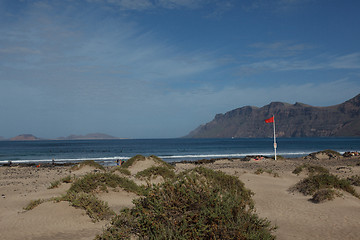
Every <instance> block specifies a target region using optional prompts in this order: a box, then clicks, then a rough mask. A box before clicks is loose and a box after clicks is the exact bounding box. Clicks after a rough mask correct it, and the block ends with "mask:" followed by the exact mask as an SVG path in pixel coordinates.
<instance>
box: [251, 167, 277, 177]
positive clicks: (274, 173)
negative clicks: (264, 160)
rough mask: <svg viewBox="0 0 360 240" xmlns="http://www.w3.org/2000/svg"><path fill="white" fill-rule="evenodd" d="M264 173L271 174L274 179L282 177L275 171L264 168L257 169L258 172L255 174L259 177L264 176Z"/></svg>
mask: <svg viewBox="0 0 360 240" xmlns="http://www.w3.org/2000/svg"><path fill="white" fill-rule="evenodd" d="M264 172H266V173H268V174H270V175H273V177H280V176H279V174H278V173H276V172H274V171H273V170H271V169H267V170H265V169H262V168H258V169H256V171H255V172H254V173H255V174H257V175H260V174H263V173H264Z"/></svg>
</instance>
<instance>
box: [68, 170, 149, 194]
mask: <svg viewBox="0 0 360 240" xmlns="http://www.w3.org/2000/svg"><path fill="white" fill-rule="evenodd" d="M108 186H109V187H112V188H115V187H121V188H123V189H124V190H126V191H129V192H134V193H136V194H139V195H141V194H142V192H143V188H142V187H139V186H138V185H136V183H134V182H133V181H132V180H130V179H128V178H124V177H120V176H118V175H116V174H113V173H88V174H86V175H84V176H83V177H82V178H80V179H77V180H76V181H75V182H74V183H73V184H72V185H71V187H70V189H69V191H73V192H76V193H79V192H85V193H91V192H94V191H98V190H100V191H107V187H108Z"/></svg>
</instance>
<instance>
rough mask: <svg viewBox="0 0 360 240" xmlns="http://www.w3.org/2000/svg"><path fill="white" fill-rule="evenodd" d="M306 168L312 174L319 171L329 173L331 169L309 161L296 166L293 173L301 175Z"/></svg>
mask: <svg viewBox="0 0 360 240" xmlns="http://www.w3.org/2000/svg"><path fill="white" fill-rule="evenodd" d="M304 169H305V170H307V171H308V173H309V174H310V175H312V174H317V173H329V170H327V169H326V168H324V167H321V166H317V165H310V164H307V163H305V164H303V165H300V166H298V167H296V168H295V169H294V171H293V172H292V173H294V174H297V175H299V174H300V173H301V172H302V171H303V170H304Z"/></svg>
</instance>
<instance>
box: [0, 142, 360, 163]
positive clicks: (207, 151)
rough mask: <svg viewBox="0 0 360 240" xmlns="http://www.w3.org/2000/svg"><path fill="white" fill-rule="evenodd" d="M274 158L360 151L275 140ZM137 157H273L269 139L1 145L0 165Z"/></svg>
mask: <svg viewBox="0 0 360 240" xmlns="http://www.w3.org/2000/svg"><path fill="white" fill-rule="evenodd" d="M277 145H278V148H277V154H279V155H282V156H284V157H299V156H305V155H307V154H309V153H312V152H316V151H321V150H325V149H332V150H335V151H338V152H340V153H344V152H346V151H360V138H278V139H277ZM137 154H141V155H144V156H149V155H156V156H158V157H160V158H162V159H163V160H165V161H167V162H177V161H182V160H190V161H191V160H198V159H211V158H223V157H229V158H233V157H244V156H247V155H264V156H272V155H274V149H273V139H272V138H234V139H184V138H174V139H117V140H72V141H66V140H59V141H57V140H46V141H0V164H4V163H8V161H11V162H13V163H21V162H23V163H25V162H27V163H29V162H35V163H40V162H51V161H52V159H54V160H55V161H56V162H59V163H60V162H61V163H64V162H74V161H82V160H95V161H102V162H104V164H109V165H112V164H114V162H115V160H116V159H123V160H126V159H129V158H131V157H133V156H135V155H137Z"/></svg>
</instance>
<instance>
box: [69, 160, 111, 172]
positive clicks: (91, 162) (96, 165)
mask: <svg viewBox="0 0 360 240" xmlns="http://www.w3.org/2000/svg"><path fill="white" fill-rule="evenodd" d="M84 166H90V167H94V168H96V169H101V170H104V171H105V168H104V167H103V166H102V165H101V164H99V163H97V162H95V161H94V160H85V161H82V162H81V163H79V164H77V165H75V166H73V167H72V168H71V170H79V169H81V168H82V167H84Z"/></svg>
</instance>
